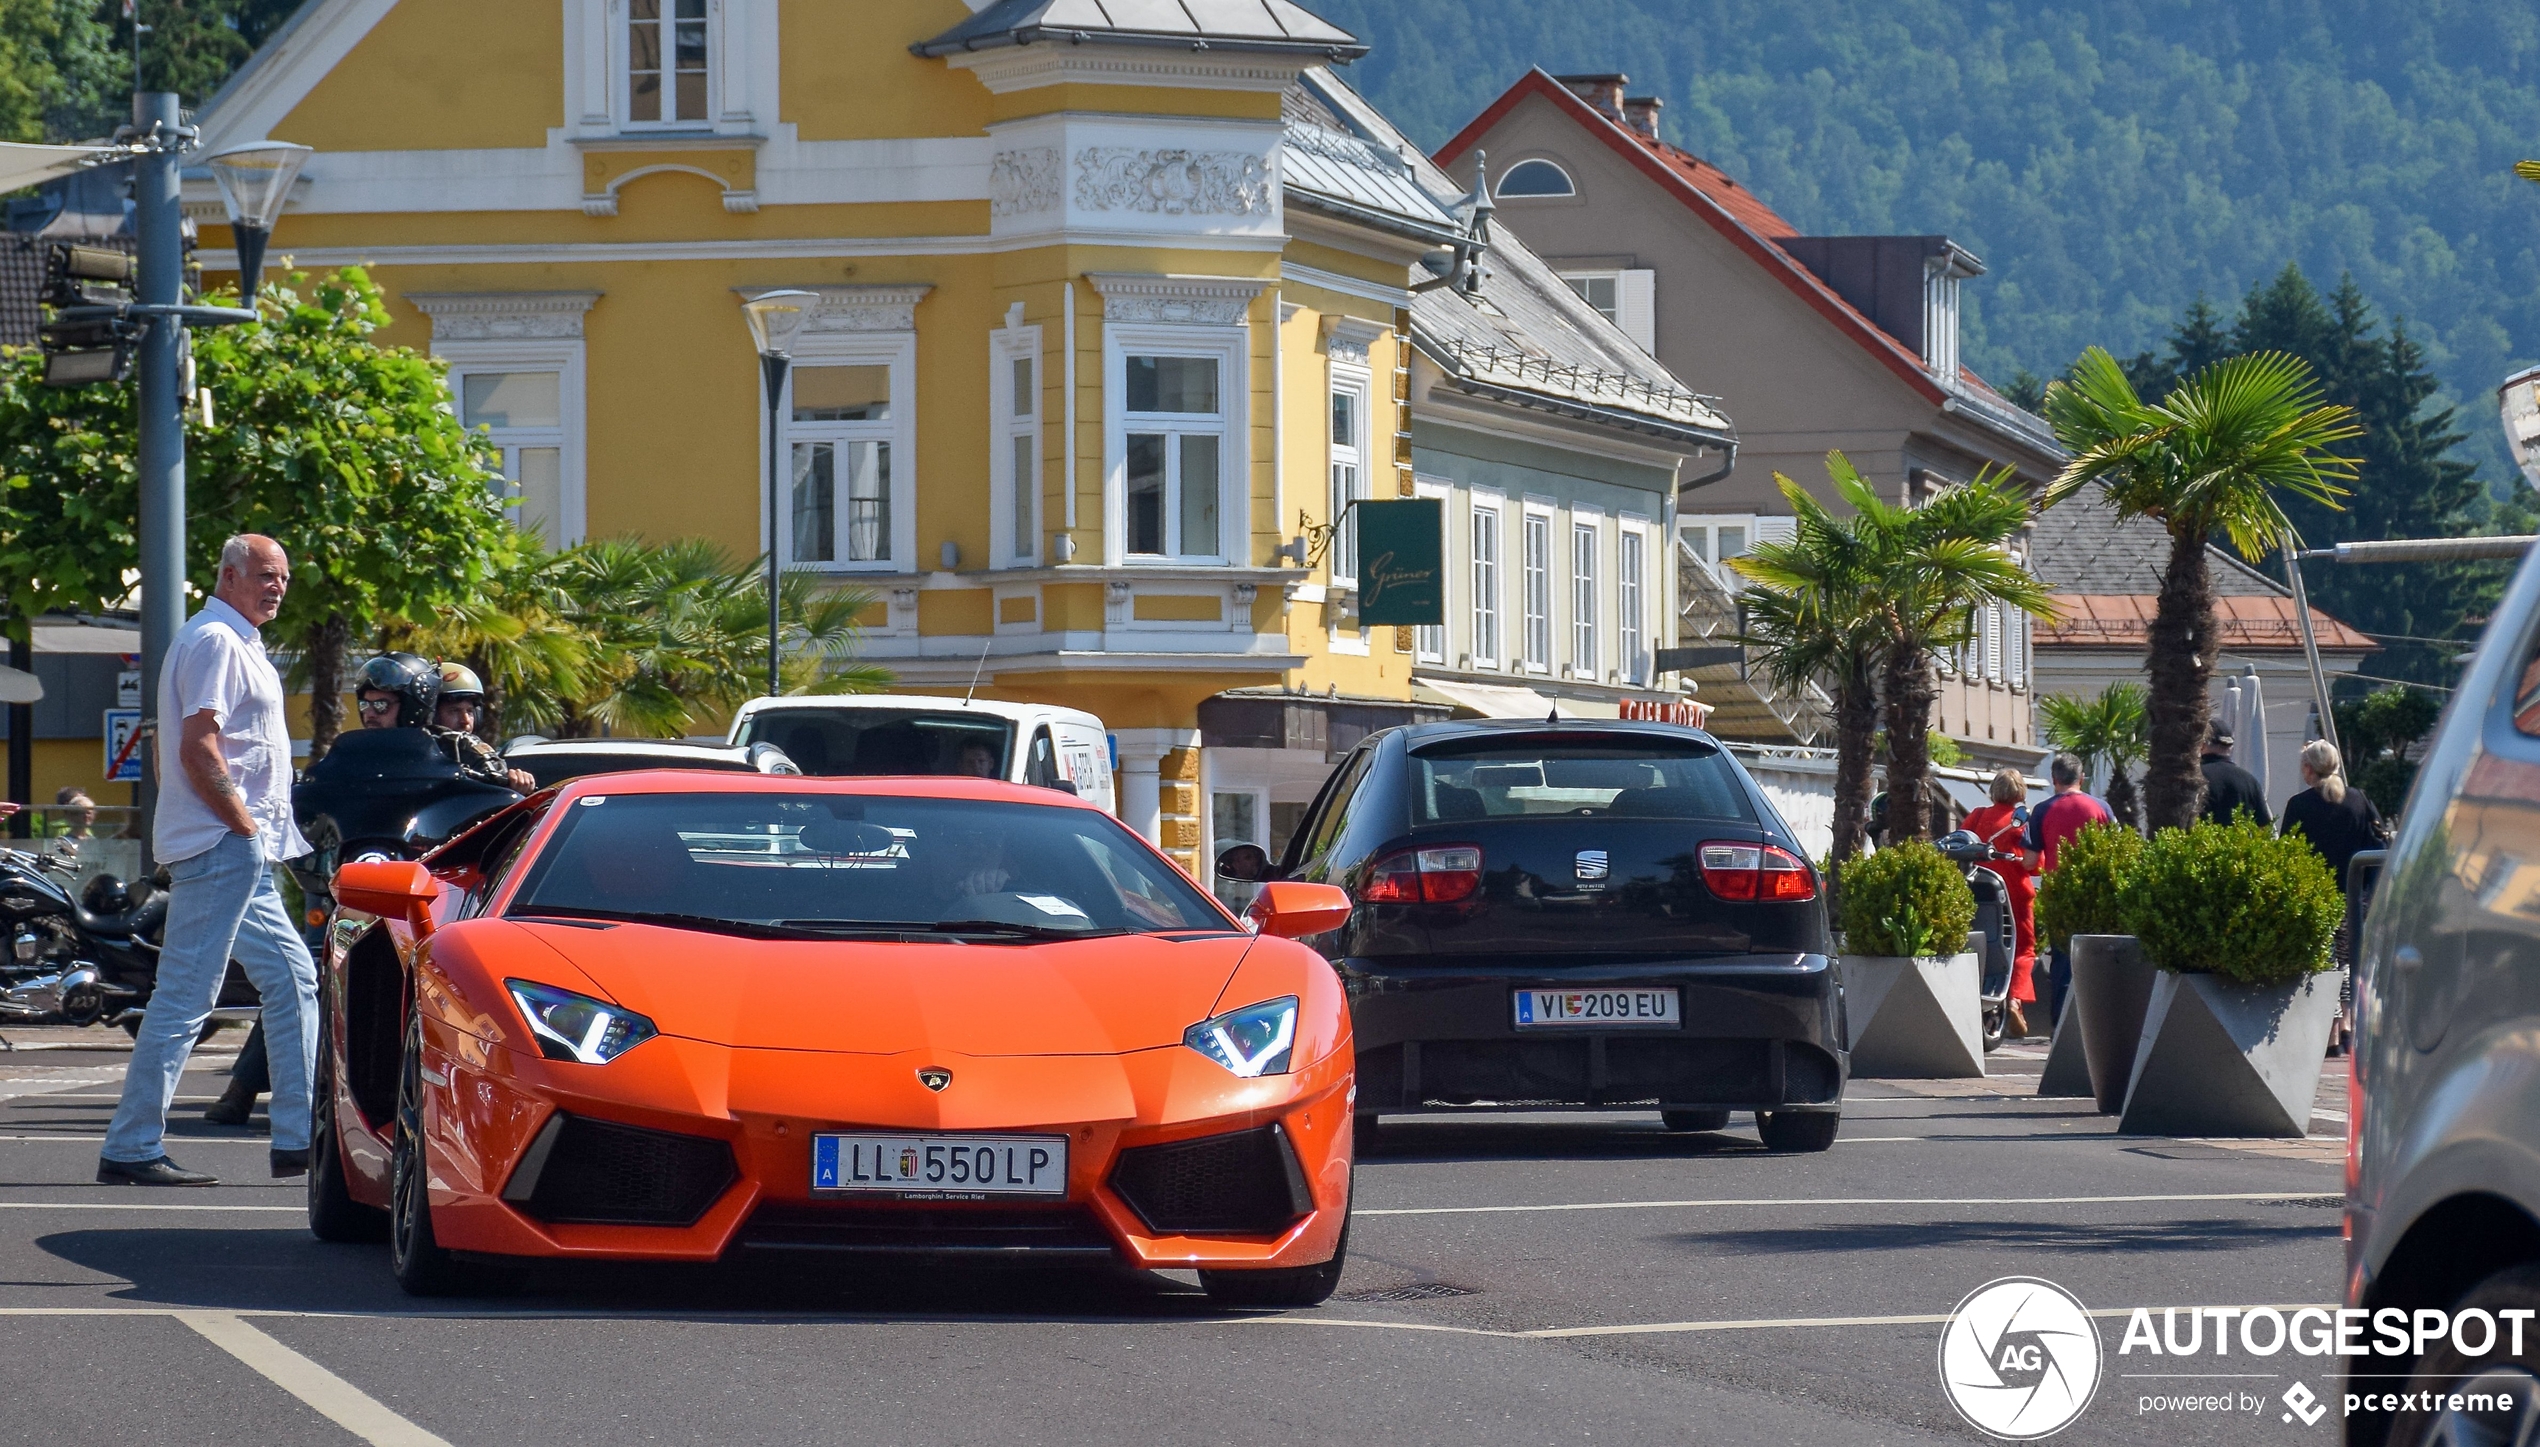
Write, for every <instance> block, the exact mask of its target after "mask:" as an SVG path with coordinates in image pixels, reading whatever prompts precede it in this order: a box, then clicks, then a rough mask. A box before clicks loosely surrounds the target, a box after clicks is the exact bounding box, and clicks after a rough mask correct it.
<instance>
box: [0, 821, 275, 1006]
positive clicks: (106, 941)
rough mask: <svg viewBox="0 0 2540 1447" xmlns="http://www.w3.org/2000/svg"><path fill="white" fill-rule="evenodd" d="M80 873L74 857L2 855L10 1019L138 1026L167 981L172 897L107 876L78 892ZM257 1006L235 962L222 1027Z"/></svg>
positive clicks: (0, 974) (0, 999)
mask: <svg viewBox="0 0 2540 1447" xmlns="http://www.w3.org/2000/svg"><path fill="white" fill-rule="evenodd" d="M78 868H79V866H78V865H77V863H76V862H74V861H73V860H71V859H69V858H67V857H58V856H51V855H44V854H36V853H30V852H24V851H20V850H15V849H0V938H5V941H6V949H7V954H6V957H5V958H0V1020H27V1021H45V1022H51V1021H61V1022H64V1023H67V1024H71V1025H95V1024H99V1023H101V1022H102V1023H109V1024H116V1025H121V1026H123V1027H124V1028H125V1029H127V1030H132V1029H137V1028H138V1027H139V1026H140V1023H141V1011H142V1008H143V1007H144V1006H146V1005H148V1004H149V1003H150V992H151V989H152V987H153V986H154V985H156V984H157V982H158V977H159V942H160V937H161V934H162V932H163V930H164V929H165V927H166V924H167V912H168V896H167V893H166V891H164V890H162V889H159V888H157V887H156V886H155V885H154V884H153V883H152V882H151V881H150V880H147V879H140V880H135V881H133V882H131V883H130V884H126V883H125V882H124V881H123V880H121V879H118V878H116V877H115V876H114V875H111V874H100V875H96V876H93V877H92V878H90V879H89V881H88V882H87V883H86V884H84V885H80V886H79V887H78V892H77V893H76V894H74V893H73V892H72V886H73V882H74V881H75V880H76V879H77V878H78ZM256 1006H257V996H256V987H255V986H254V985H252V984H249V983H248V981H247V974H246V971H244V970H241V969H240V968H239V967H238V966H237V964H236V963H235V962H232V963H231V965H230V967H229V974H228V977H227V978H226V979H224V980H223V981H222V982H221V993H220V998H219V1001H218V1004H217V1006H216V1011H217V1013H216V1014H215V1015H214V1017H213V1018H214V1020H215V1021H217V1020H220V1019H237V1018H243V1017H245V1016H247V1015H252V1014H253V1013H254V1012H255V1009H256ZM207 1028H208V1027H207Z"/></svg>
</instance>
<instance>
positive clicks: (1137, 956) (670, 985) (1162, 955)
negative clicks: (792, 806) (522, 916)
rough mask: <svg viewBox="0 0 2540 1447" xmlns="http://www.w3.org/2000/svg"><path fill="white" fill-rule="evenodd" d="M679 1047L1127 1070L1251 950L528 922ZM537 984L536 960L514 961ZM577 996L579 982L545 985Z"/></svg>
mask: <svg viewBox="0 0 2540 1447" xmlns="http://www.w3.org/2000/svg"><path fill="white" fill-rule="evenodd" d="M513 928H516V929H518V930H519V931H520V932H521V933H522V934H524V935H527V936H529V937H530V938H531V939H534V940H535V941H537V942H538V943H539V944H540V945H542V946H543V947H544V948H545V949H546V950H547V951H550V952H552V953H553V954H554V955H557V956H561V957H562V958H563V959H564V960H565V961H566V962H568V963H570V964H571V965H572V966H573V967H574V969H576V970H578V971H579V972H580V973H581V974H582V975H583V976H584V977H585V978H587V980H588V981H589V983H590V984H592V985H596V986H598V987H599V989H600V991H601V992H602V993H604V994H605V995H607V996H608V997H609V998H610V999H612V1000H615V1001H616V1002H617V1003H618V1004H621V1005H623V1006H625V1007H626V1008H628V1009H630V1010H635V1011H638V1012H640V1013H641V1014H643V1015H645V1016H646V1017H647V1018H649V1019H651V1021H652V1022H653V1024H654V1026H655V1027H656V1028H658V1029H659V1030H660V1031H661V1032H662V1033H663V1034H665V1035H677V1036H683V1037H685V1038H687V1039H691V1040H702V1041H706V1042H709V1043H712V1044H718V1045H731V1046H736V1047H740V1048H745V1049H757V1050H836V1051H851V1052H856V1053H865V1054H893V1053H897V1052H900V1051H906V1050H917V1049H923V1048H933V1049H937V1050H947V1051H957V1052H959V1053H961V1054H965V1055H976V1056H991V1055H1113V1054H1119V1053H1121V1052H1124V1051H1130V1050H1147V1049H1153V1048H1155V1047H1157V1046H1163V1045H1172V1044H1175V1043H1177V1042H1179V1041H1180V1040H1181V1038H1182V1033H1183V1032H1184V1031H1185V1030H1188V1029H1189V1028H1190V1027H1191V1026H1192V1025H1194V1024H1196V1023H1198V1022H1199V1021H1201V1020H1203V1019H1206V1018H1207V1017H1208V1015H1209V1014H1210V1011H1211V1008H1212V1007H1213V1006H1214V1005H1215V1004H1216V1002H1217V999H1218V996H1219V995H1220V994H1221V993H1222V992H1223V991H1224V990H1225V988H1226V982H1227V981H1228V980H1229V979H1230V978H1232V977H1233V975H1234V972H1235V966H1236V965H1237V964H1238V963H1240V962H1241V961H1242V959H1243V957H1244V952H1245V951H1246V950H1248V949H1250V948H1251V946H1252V943H1253V941H1252V938H1251V937H1250V936H1241V935H1218V936H1211V937H1206V938H1199V939H1178V940H1176V939H1164V938H1159V937H1156V936H1153V935H1118V936H1113V937H1110V938H1107V939H1092V940H1068V941H1051V942H1047V943H1033V944H964V943H951V942H947V943H940V944H939V943H933V942H928V943H924V944H895V943H894V944H886V943H875V942H870V941H839V942H836V943H830V942H826V941H820V942H811V941H803V942H796V941H790V940H753V939H741V938H736V937H734V936H730V935H717V934H706V933H700V932H696V931H691V930H678V929H666V928H661V927H657V926H653V925H642V924H622V925H618V926H616V927H615V928H612V929H596V930H595V929H576V928H573V927H571V926H565V925H552V924H536V923H530V922H525V921H523V922H516V923H514V924H513ZM506 953H509V954H510V955H511V957H512V958H513V959H515V960H518V961H520V963H521V969H522V973H523V975H524V976H530V975H534V974H535V973H536V966H535V964H534V963H533V961H535V960H536V959H537V958H538V951H537V950H535V949H527V950H521V951H517V952H506ZM540 983H545V984H553V985H556V986H558V987H560V988H565V989H579V988H582V986H581V984H579V983H578V982H576V981H574V980H572V979H570V978H564V979H553V980H543V981H540Z"/></svg>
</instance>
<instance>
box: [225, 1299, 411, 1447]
mask: <svg viewBox="0 0 2540 1447" xmlns="http://www.w3.org/2000/svg"><path fill="white" fill-rule="evenodd" d="M176 1319H177V1320H179V1321H181V1322H184V1323H185V1324H186V1325H187V1326H190V1327H192V1328H194V1330H195V1331H196V1332H198V1333H200V1334H201V1335H202V1337H203V1339H204V1340H206V1341H208V1342H210V1343H211V1344H212V1345H214V1346H216V1347H219V1348H220V1349H221V1350H222V1351H225V1352H227V1353H229V1354H230V1355H231V1356H233V1357H236V1358H238V1359H239V1360H240V1361H242V1362H245V1363H246V1364H247V1365H248V1366H250V1367H253V1368H255V1370H256V1374H257V1375H258V1376H261V1377H263V1378H264V1379H265V1380H266V1381H269V1382H271V1383H273V1384H274V1385H275V1386H277V1387H280V1388H281V1389H282V1390H284V1391H286V1392H289V1393H290V1394H291V1395H293V1396H295V1397H297V1398H299V1399H300V1400H301V1401H303V1402H306V1403H307V1404H308V1405H309V1406H310V1407H311V1408H312V1409H314V1410H315V1411H316V1412H317V1414H318V1415H319V1416H321V1417H324V1418H326V1419H327V1420H328V1421H330V1422H333V1423H334V1424H335V1425H336V1426H338V1427H341V1428H343V1429H344V1430H345V1431H347V1432H350V1433H352V1434H353V1435H354V1436H356V1437H359V1438H361V1439H362V1440H363V1441H365V1442H368V1443H371V1444H373V1447H450V1443H449V1441H448V1440H447V1439H446V1438H442V1437H438V1436H435V1435H433V1434H432V1433H430V1432H427V1431H425V1430H423V1429H422V1428H421V1427H418V1426H416V1425H415V1424H414V1423H412V1422H409V1421H407V1420H406V1419H405V1418H403V1417H400V1416H398V1415H397V1414H396V1413H394V1412H392V1411H390V1410H388V1408H387V1407H385V1406H383V1405H381V1403H380V1401H379V1399H378V1398H376V1397H373V1396H372V1395H370V1394H369V1393H368V1392H365V1391H363V1390H362V1389H361V1388H359V1387H356V1386H354V1385H353V1384H352V1383H351V1382H348V1381H346V1380H344V1379H343V1378H342V1377H339V1376H337V1375H335V1374H334V1373H333V1372H330V1371H328V1370H327V1369H326V1368H324V1367H322V1366H319V1365H318V1364H317V1363H316V1362H313V1361H311V1360H309V1359H308V1358H307V1357H304V1356H302V1355H300V1354H299V1353H298V1352H295V1351H293V1350H292V1349H291V1348H289V1347H287V1346H284V1345H283V1344H282V1343H280V1342H278V1341H275V1340H274V1339H273V1338H272V1337H270V1336H267V1335H266V1334H265V1333H264V1332H262V1331H259V1330H257V1329H256V1328H255V1327H253V1326H251V1325H249V1324H248V1323H247V1322H246V1321H245V1320H244V1319H242V1318H241V1317H239V1316H238V1315H237V1314H235V1313H233V1312H226V1311H180V1312H178V1313H176Z"/></svg>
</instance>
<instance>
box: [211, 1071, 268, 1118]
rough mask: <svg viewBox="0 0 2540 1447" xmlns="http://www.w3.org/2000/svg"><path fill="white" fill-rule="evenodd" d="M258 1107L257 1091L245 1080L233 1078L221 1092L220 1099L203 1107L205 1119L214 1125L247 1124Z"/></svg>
mask: <svg viewBox="0 0 2540 1447" xmlns="http://www.w3.org/2000/svg"><path fill="white" fill-rule="evenodd" d="M255 1109H256V1092H254V1091H252V1090H249V1089H247V1087H246V1083H245V1082H244V1081H238V1080H233V1081H231V1082H230V1083H229V1088H228V1089H227V1090H224V1091H222V1092H221V1093H220V1099H218V1100H216V1101H213V1102H212V1103H211V1104H210V1105H207V1106H205V1107H203V1119H204V1120H206V1121H208V1122H210V1123H211V1124H213V1125H245V1124H246V1123H247V1117H248V1116H250V1115H252V1114H254V1113H255Z"/></svg>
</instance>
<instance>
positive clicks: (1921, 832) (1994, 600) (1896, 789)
mask: <svg viewBox="0 0 2540 1447" xmlns="http://www.w3.org/2000/svg"><path fill="white" fill-rule="evenodd" d="M1826 471H1827V473H1828V474H1829V475H1831V476H1832V477H1833V479H1834V485H1835V491H1836V493H1837V494H1838V495H1839V496H1841V498H1842V499H1843V501H1844V502H1846V503H1848V504H1850V505H1851V507H1852V508H1853V510H1854V512H1855V513H1856V514H1857V516H1856V517H1855V518H1854V520H1853V527H1854V530H1855V532H1856V533H1857V534H1858V535H1859V536H1860V537H1861V538H1862V539H1863V541H1864V542H1865V543H1866V544H1867V545H1868V548H1869V554H1870V572H1871V576H1872V577H1873V579H1874V580H1875V581H1874V583H1873V584H1872V587H1871V590H1870V603H1871V606H1872V609H1873V611H1874V612H1875V613H1876V615H1877V617H1878V628H1879V631H1880V634H1881V639H1880V643H1881V652H1880V664H1881V670H1880V671H1881V680H1880V689H1879V692H1880V695H1881V698H1882V702H1883V703H1884V705H1885V709H1886V715H1887V797H1888V800H1889V804H1888V814H1887V817H1888V833H1889V834H1890V836H1891V837H1894V838H1900V839H1920V838H1926V837H1928V836H1929V834H1930V830H1931V819H1930V815H1929V813H1928V812H1927V811H1926V810H1924V809H1922V808H1920V807H1915V806H1914V801H1919V800H1921V799H1922V798H1923V797H1924V795H1925V792H1926V790H1927V788H1928V787H1929V781H1930V778H1931V717H1932V709H1933V706H1934V705H1935V703H1936V702H1937V701H1938V697H1939V692H1940V689H1939V683H1938V680H1937V679H1935V678H1934V677H1933V674H1932V658H1933V655H1934V654H1936V653H1938V652H1939V651H1940V650H1942V649H1950V648H1963V647H1965V646H1966V645H1967V643H1968V642H1969V640H1971V639H1972V638H1974V637H1975V633H1976V628H1977V615H1978V613H1979V612H1980V611H1981V610H1983V609H1985V608H1988V607H1995V606H2000V607H2006V608H2016V609H2019V610H2020V611H2022V612H2025V613H2030V614H2034V615H2036V616H2038V617H2040V618H2048V619H2051V618H2053V617H2054V616H2055V608H2054V604H2053V602H2052V600H2051V598H2050V596H2049V594H2048V591H2047V587H2046V584H2044V583H2043V582H2041V581H2039V580H2038V579H2037V578H2035V577H2034V576H2032V575H2031V574H2030V573H2029V572H2028V571H2027V570H2026V569H2025V568H2023V567H2021V566H2020V563H2019V561H2018V560H2017V559H2015V558H2013V557H2012V556H2011V552H2010V549H2009V547H2008V544H2009V542H2010V540H2011V538H2012V537H2013V535H2015V534H2016V533H2018V532H2019V530H2020V529H2021V528H2022V527H2023V526H2025V525H2026V524H2027V522H2028V499H2027V497H2026V496H2025V495H2024V494H2023V493H2021V492H2020V490H2019V489H2018V488H2017V487H2016V486H2014V485H2013V483H2012V481H2011V478H2010V474H2009V471H2008V470H2007V469H1993V468H1987V469H1985V470H1984V471H1981V472H1979V473H1977V474H1976V477H1975V479H1974V481H1972V482H1969V483H1966V484H1965V485H1963V486H1959V487H1952V488H1948V489H1946V490H1945V491H1943V492H1941V493H1940V494H1939V495H1938V496H1936V497H1934V498H1932V499H1931V500H1930V501H1928V502H1926V503H1924V504H1922V505H1921V506H1919V507H1905V506H1902V505H1899V504H1896V503H1891V502H1889V501H1887V500H1886V499H1885V498H1882V497H1880V496H1879V495H1878V493H1877V491H1876V490H1875V489H1873V488H1872V487H1871V486H1870V484H1869V483H1868V482H1867V481H1865V480H1864V479H1863V478H1862V476H1861V474H1860V472H1859V471H1858V470H1856V469H1855V468H1854V467H1853V466H1852V464H1851V463H1850V462H1849V461H1848V460H1846V459H1845V458H1844V456H1843V454H1841V453H1839V452H1837V453H1831V454H1828V456H1827V458H1826Z"/></svg>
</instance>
